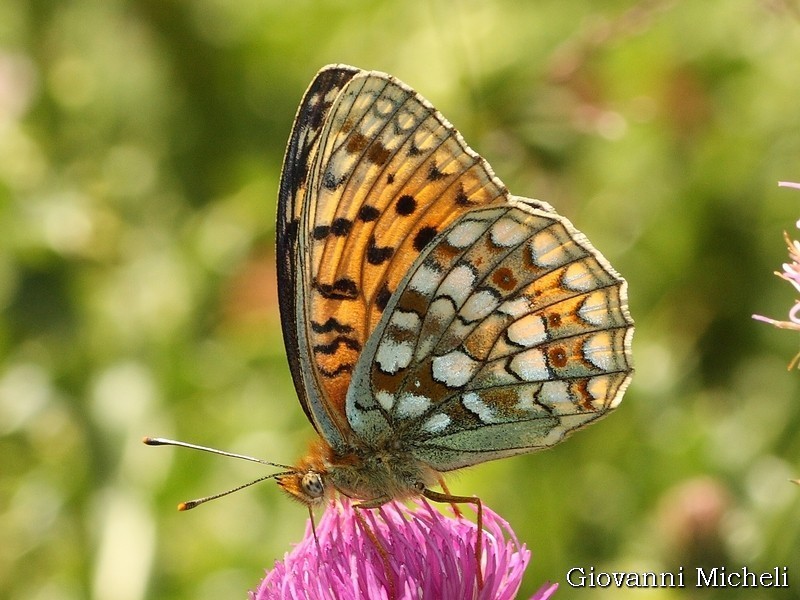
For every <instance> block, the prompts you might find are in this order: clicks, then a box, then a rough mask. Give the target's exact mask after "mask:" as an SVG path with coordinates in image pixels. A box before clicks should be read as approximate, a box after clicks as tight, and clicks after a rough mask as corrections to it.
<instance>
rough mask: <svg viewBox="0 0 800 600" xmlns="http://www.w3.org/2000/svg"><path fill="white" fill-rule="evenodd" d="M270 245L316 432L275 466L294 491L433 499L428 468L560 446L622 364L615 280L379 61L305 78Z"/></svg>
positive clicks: (622, 370) (601, 405) (628, 331)
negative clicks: (373, 66)
mask: <svg viewBox="0 0 800 600" xmlns="http://www.w3.org/2000/svg"><path fill="white" fill-rule="evenodd" d="M277 260H278V286H279V304H280V312H281V323H282V328H283V336H284V340H285V344H286V351H287V354H288V358H289V364H290V368H291V373H292V377H293V380H294V384H295V387H296V389H297V394H298V397H299V399H300V404H301V406H302V407H303V410H304V411H305V413H306V416H307V417H308V419H309V420H310V421H311V423H312V425H313V426H314V428H315V429H316V431H317V433H318V434H319V438H318V440H317V441H316V442H314V444H313V445H312V448H311V450H310V452H309V454H308V455H307V457H306V458H304V459H303V460H301V461H300V462H299V464H298V465H297V466H296V467H295V468H294V469H292V470H291V472H289V473H285V474H281V475H280V476H279V477H277V481H278V483H279V484H280V486H281V487H282V488H283V489H284V490H286V491H287V492H288V493H289V494H290V495H291V496H293V497H294V498H296V499H298V500H300V501H301V502H303V503H304V504H306V505H309V506H316V505H320V504H322V503H324V502H326V501H327V500H329V499H330V498H331V497H332V496H334V495H335V494H336V493H339V494H342V495H344V496H347V497H350V498H354V499H358V500H359V502H360V506H362V507H377V506H380V505H381V504H383V503H385V502H387V501H389V500H393V499H404V498H409V497H413V496H418V495H423V496H426V497H428V498H432V499H435V500H441V499H442V497H443V496H447V495H446V494H441V493H438V492H434V491H433V490H431V489H430V487H431V486H433V485H435V484H436V483H437V482H440V481H442V474H443V473H445V472H447V471H452V470H454V469H459V468H462V467H467V466H470V465H475V464H477V463H481V462H485V461H489V460H494V459H499V458H503V457H507V456H513V455H517V454H522V453H526V452H532V451H535V450H540V449H543V448H547V447H550V446H552V445H554V444H557V443H559V442H561V441H562V440H563V439H564V438H565V437H566V436H567V435H569V434H570V433H571V432H573V431H575V430H577V429H580V428H581V427H583V426H585V425H587V424H589V423H591V422H592V421H594V420H596V419H598V418H600V417H602V416H605V415H606V414H608V413H609V412H610V411H611V410H613V409H614V408H616V407H617V406H618V405H619V403H620V401H621V400H622V396H623V394H624V392H625V389H626V387H627V386H628V383H629V382H630V379H631V375H632V371H633V369H632V363H631V338H632V335H633V321H632V319H631V317H630V315H629V312H628V308H627V284H626V282H625V280H624V279H623V278H622V277H621V276H620V275H619V274H618V273H617V272H616V271H615V270H614V269H613V268H612V267H611V265H610V264H609V263H608V261H607V260H606V259H605V258H604V257H603V256H602V255H601V254H600V253H599V252H598V251H597V250H596V249H595V248H594V247H593V246H592V245H591V244H590V243H589V241H588V240H587V239H586V237H585V236H584V235H583V234H582V233H580V232H579V231H578V230H577V229H575V227H573V225H572V224H571V223H570V222H569V221H568V220H567V219H565V218H564V217H562V216H560V215H558V214H557V213H556V212H555V210H554V209H553V208H552V207H551V206H550V205H549V204H547V203H545V202H541V201H538V200H531V199H527V198H521V197H518V196H514V195H512V194H510V193H509V192H508V190H507V189H506V187H505V186H504V185H503V184H502V182H501V181H500V180H499V179H498V178H497V177H496V176H495V175H494V173H493V171H492V169H491V167H490V166H489V165H488V163H487V162H486V161H485V160H484V159H483V158H481V157H480V156H479V155H478V154H476V153H475V152H474V151H473V150H472V149H470V148H469V146H467V144H466V142H465V141H464V140H463V138H462V137H461V135H460V134H459V133H458V131H456V129H455V128H454V127H453V126H452V125H451V124H450V123H449V122H448V121H447V120H446V119H445V118H444V117H443V116H442V115H441V114H440V113H439V112H438V111H437V110H436V109H435V108H434V107H433V106H432V105H431V104H430V103H429V102H428V101H427V100H425V99H424V98H423V97H422V96H421V95H419V94H418V93H417V92H415V91H414V90H413V89H411V88H410V87H408V86H407V85H405V84H404V83H402V82H400V81H399V80H397V79H396V78H394V77H392V76H390V75H387V74H385V73H381V72H377V71H365V70H361V69H358V68H355V67H351V66H346V65H331V66H327V67H325V68H323V69H322V70H321V71H320V72H319V73H318V74H317V75H316V77H315V78H314V80H313V81H312V83H311V85H310V87H309V88H308V90H307V91H306V93H305V96H304V97H303V100H302V102H301V104H300V108H299V110H298V113H297V116H296V119H295V122H294V126H293V130H292V133H291V137H290V139H289V145H288V148H287V151H286V156H285V160H284V165H283V172H282V177H281V182H280V192H279V203H278V223H277ZM447 498H454V497H449V496H447Z"/></svg>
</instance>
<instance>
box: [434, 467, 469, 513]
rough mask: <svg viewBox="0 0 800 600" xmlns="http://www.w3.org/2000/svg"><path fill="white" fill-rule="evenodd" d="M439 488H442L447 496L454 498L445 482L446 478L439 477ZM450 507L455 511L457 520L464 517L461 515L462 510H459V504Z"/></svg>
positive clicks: (453, 503)
mask: <svg viewBox="0 0 800 600" xmlns="http://www.w3.org/2000/svg"><path fill="white" fill-rule="evenodd" d="M439 487H441V488H442V491H443V492H444V493H445V494H447V495H448V496H452V494H451V493H450V488H448V487H447V483H446V482H445V480H444V477H439ZM450 507H451V508H452V509H453V513H454V514H455V516H456V518H458V519H460V518H461V517H463V516H464V515H462V514H461V509H460V508H458V504H456V503H455V502H451V503H450Z"/></svg>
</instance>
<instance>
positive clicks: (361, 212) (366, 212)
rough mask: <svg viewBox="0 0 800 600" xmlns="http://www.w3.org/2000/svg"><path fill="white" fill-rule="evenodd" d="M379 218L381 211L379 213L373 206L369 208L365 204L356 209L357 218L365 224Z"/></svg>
mask: <svg viewBox="0 0 800 600" xmlns="http://www.w3.org/2000/svg"><path fill="white" fill-rule="evenodd" d="M380 216H381V211H379V210H378V209H377V208H375V207H374V206H370V205H369V204H365V205H363V206H362V207H361V208H359V209H358V218H359V219H361V220H362V221H364V222H365V223H369V222H370V221H374V220H376V219H377V218H378V217H380Z"/></svg>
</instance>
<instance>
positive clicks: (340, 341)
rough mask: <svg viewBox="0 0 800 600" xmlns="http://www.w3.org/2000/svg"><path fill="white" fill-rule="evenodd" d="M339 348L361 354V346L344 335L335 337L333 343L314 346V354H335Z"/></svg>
mask: <svg viewBox="0 0 800 600" xmlns="http://www.w3.org/2000/svg"><path fill="white" fill-rule="evenodd" d="M340 346H347V347H348V348H350V350H355V351H356V352H361V344H359V343H358V341H357V340H354V339H353V338H350V337H347V336H345V335H339V336H336V337H335V338H334V339H333V341H331V342H329V343H327V344H317V345H316V346H314V352H315V353H316V354H328V355H330V354H335V353H336V351H337V350H338V349H339V347H340Z"/></svg>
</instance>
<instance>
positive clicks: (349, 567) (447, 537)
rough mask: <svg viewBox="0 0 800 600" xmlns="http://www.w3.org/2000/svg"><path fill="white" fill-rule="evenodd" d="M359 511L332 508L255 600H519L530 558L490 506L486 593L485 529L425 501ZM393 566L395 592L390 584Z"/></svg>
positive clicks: (546, 589)
mask: <svg viewBox="0 0 800 600" xmlns="http://www.w3.org/2000/svg"><path fill="white" fill-rule="evenodd" d="M356 510H357V509H354V508H353V507H352V505H351V504H350V503H349V502H348V501H347V500H341V501H337V502H334V503H332V504H330V505H329V506H328V507H327V509H326V511H325V514H324V515H323V517H322V519H321V520H320V523H319V525H318V526H317V539H316V540H315V538H314V535H313V532H312V528H311V523H310V522H309V524H308V525H307V527H306V534H305V537H304V538H303V540H302V541H301V542H300V543H299V544H298V545H297V546H296V547H295V548H294V549H293V550H292V551H291V552H289V553H287V554H286V556H285V557H284V559H283V560H282V561H277V562H276V563H275V567H274V568H273V569H272V570H271V571H269V572H268V573H267V576H266V577H265V578H264V580H263V581H262V582H261V585H260V586H259V588H258V590H257V591H256V592H255V593H251V595H250V598H251V600H267V599H277V598H308V599H315V600H317V599H319V600H321V599H327V598H331V599H334V598H335V599H340V600H356V599H362V598H364V599H366V598H369V599H388V598H389V597H390V594H391V590H393V592H394V594H395V596H396V597H397V598H400V599H412V598H453V599H456V600H458V599H462V598H463V599H465V600H466V599H468V598H469V599H473V598H479V599H486V600H488V599H493V600H494V599H497V600H504V599H509V600H511V599H512V598H515V597H516V593H517V591H518V590H519V586H520V583H521V581H522V575H523V573H524V571H525V568H526V567H527V565H528V562H529V560H530V552H529V551H528V549H527V548H526V547H525V545H524V544H520V543H519V540H518V539H517V537H516V536H515V535H514V532H513V531H512V530H511V528H510V526H509V525H508V523H506V522H505V521H504V520H503V519H502V518H500V517H499V516H498V515H497V514H495V513H494V512H492V511H491V510H490V509H488V508H487V507H486V506H484V508H483V524H484V537H483V557H482V568H483V579H484V584H483V587H482V588H481V589H480V590H478V571H477V568H478V565H477V564H476V560H475V542H476V529H477V528H476V526H475V524H474V523H472V522H471V521H469V520H467V519H465V518H451V517H446V516H444V515H442V514H441V513H440V512H438V511H437V510H435V509H434V508H433V507H432V506H431V505H430V504H428V503H427V502H426V501H424V500H417V501H415V502H413V503H412V506H410V507H409V506H406V505H404V504H402V503H398V502H391V503H389V504H386V505H384V506H382V507H381V508H379V509H375V510H359V511H358V516H357V515H356ZM359 517H361V518H359ZM364 523H366V526H367V527H369V529H370V530H371V531H370V532H365V531H364V527H363V524H364ZM374 539H377V540H378V541H379V543H380V546H382V549H379V548H377V547H376V544H375V543H374V541H373V540H374ZM317 540H318V541H317ZM387 560H388V567H389V568H388V571H389V573H388V574H389V576H391V578H392V579H393V582H394V583H393V585H390V584H389V583H388V582H387V568H386V567H387V564H386V561H387ZM557 587H558V585H557V584H552V585H551V584H548V585H545V586H543V587H542V588H541V589H540V590H539V591H538V592H537V593H536V594H535V595H534V596H533V599H535V600H546V599H547V598H550V597H551V596H552V594H553V593H554V592H555V590H556V588H557Z"/></svg>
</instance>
